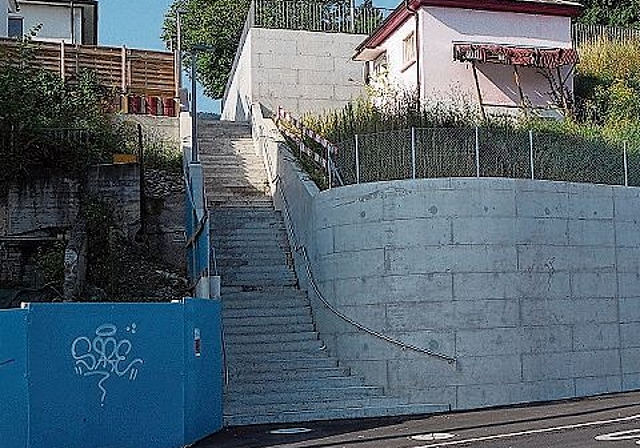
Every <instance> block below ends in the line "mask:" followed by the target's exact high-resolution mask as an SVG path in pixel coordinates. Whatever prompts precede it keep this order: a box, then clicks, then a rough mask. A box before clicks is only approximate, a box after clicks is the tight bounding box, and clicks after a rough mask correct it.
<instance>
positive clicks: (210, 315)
mask: <svg viewBox="0 0 640 448" xmlns="http://www.w3.org/2000/svg"><path fill="white" fill-rule="evenodd" d="M221 328H222V327H221V303H220V301H219V300H202V299H193V300H187V301H185V325H184V331H185V341H186V344H185V348H186V350H185V372H186V378H185V444H191V443H193V442H195V441H197V440H200V439H202V438H204V437H206V436H208V435H210V434H213V433H214V432H217V431H219V430H220V429H221V428H222V333H221Z"/></svg>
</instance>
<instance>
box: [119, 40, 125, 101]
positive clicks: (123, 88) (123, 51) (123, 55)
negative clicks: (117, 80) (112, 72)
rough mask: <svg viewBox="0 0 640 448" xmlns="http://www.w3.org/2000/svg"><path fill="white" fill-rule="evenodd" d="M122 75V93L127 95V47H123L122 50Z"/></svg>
mask: <svg viewBox="0 0 640 448" xmlns="http://www.w3.org/2000/svg"><path fill="white" fill-rule="evenodd" d="M120 64H121V67H120V75H121V76H122V79H121V81H122V82H121V85H120V87H121V88H122V93H123V94H126V93H127V47H124V46H123V47H122V50H121V52H120Z"/></svg>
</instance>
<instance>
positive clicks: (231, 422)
mask: <svg viewBox="0 0 640 448" xmlns="http://www.w3.org/2000/svg"><path fill="white" fill-rule="evenodd" d="M448 410H449V407H448V406H447V405H442V404H435V405H433V404H421V405H417V404H410V405H398V406H372V407H353V408H351V407H347V408H337V409H323V410H318V411H288V412H277V413H275V412H274V413H268V414H256V413H251V414H243V415H225V416H224V424H225V426H245V425H258V424H266V423H272V424H274V423H294V422H295V423H301V422H311V421H317V420H340V419H358V418H373V417H390V416H403V415H426V414H433V413H438V412H446V411H448Z"/></svg>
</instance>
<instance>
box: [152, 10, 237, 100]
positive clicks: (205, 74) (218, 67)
mask: <svg viewBox="0 0 640 448" xmlns="http://www.w3.org/2000/svg"><path fill="white" fill-rule="evenodd" d="M249 5H250V2H249V0H175V1H174V3H173V4H172V5H171V7H170V9H169V11H167V13H166V15H165V21H164V27H163V33H162V38H163V40H164V41H165V43H166V44H167V47H168V48H176V47H177V27H176V21H177V15H178V11H181V14H180V18H181V29H182V49H183V52H184V56H183V62H184V66H185V67H190V65H191V55H190V49H191V47H192V46H193V45H208V46H212V47H214V48H215V50H214V51H212V52H198V54H197V62H196V71H197V79H198V80H199V81H200V82H201V83H202V85H203V86H204V89H205V94H206V95H208V96H211V97H213V98H221V97H222V96H223V94H224V89H225V86H226V83H227V78H228V75H229V72H230V71H231V66H232V64H233V58H234V57H235V53H236V49H237V47H238V43H239V40H240V35H241V33H242V28H243V26H244V22H245V19H246V17H247V14H248V12H249Z"/></svg>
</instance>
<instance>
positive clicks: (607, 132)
mask: <svg viewBox="0 0 640 448" xmlns="http://www.w3.org/2000/svg"><path fill="white" fill-rule="evenodd" d="M580 52H581V63H580V65H579V67H578V70H577V74H576V78H575V86H576V87H575V89H576V105H575V108H574V110H573V111H572V114H570V115H569V116H567V117H566V118H565V119H564V120H560V121H549V120H544V119H539V118H535V116H533V115H532V114H526V113H523V114H522V115H521V116H520V117H513V116H495V115H494V116H489V117H488V118H487V119H482V118H481V114H480V113H479V110H478V108H477V107H476V106H473V105H472V102H471V101H465V100H464V98H454V99H453V101H450V102H447V103H442V102H438V103H427V104H424V103H423V104H420V102H419V101H418V100H417V98H415V96H414V95H412V94H410V93H406V92H405V93H400V94H398V93H394V94H392V95H388V97H389V98H391V99H389V100H388V101H386V102H385V103H384V104H382V103H380V102H376V101H370V100H359V101H357V102H354V103H352V104H349V105H348V106H346V107H345V108H344V109H342V110H338V111H334V112H331V113H328V114H325V115H322V116H307V117H305V119H304V122H305V124H306V125H307V126H309V127H311V128H312V129H314V130H316V131H317V132H318V133H319V134H321V135H323V136H325V137H326V138H328V139H329V140H330V141H332V142H334V143H336V144H337V145H338V146H339V147H340V148H342V150H340V151H339V152H338V154H337V155H336V156H335V157H334V161H335V163H336V165H337V166H338V169H339V170H340V171H341V174H342V175H343V176H344V177H345V178H346V181H347V182H354V181H355V173H354V171H355V169H354V168H353V167H354V166H355V160H354V156H353V152H354V139H355V135H356V134H358V135H359V136H360V139H361V140H360V148H361V154H360V167H361V172H360V176H361V180H363V181H367V180H384V179H398V178H406V177H410V176H411V175H412V171H411V166H410V163H411V157H412V156H411V146H410V145H411V140H410V139H411V137H410V135H409V134H408V133H407V132H406V130H408V129H411V128H418V129H422V130H419V131H418V132H417V133H416V140H417V141H416V143H417V145H416V151H417V153H416V159H417V165H418V166H417V172H416V175H417V176H418V177H443V176H472V175H475V173H476V169H475V154H474V151H475V127H476V126H478V127H479V134H478V136H479V143H480V148H481V155H480V162H481V165H482V166H481V175H483V176H506V177H529V176H531V170H530V161H529V146H530V143H531V141H530V135H529V131H532V134H531V136H532V137H533V144H534V148H535V150H534V152H535V154H534V159H535V160H534V165H535V176H536V178H538V179H551V180H567V181H578V182H593V183H611V184H623V183H624V155H623V152H624V147H625V146H626V148H627V151H628V166H629V184H630V185H640V43H612V42H600V43H598V44H595V45H590V46H585V47H584V48H582V49H581V51H580ZM372 134H375V135H373V136H372ZM366 136H370V137H366ZM363 148H366V151H365V149H363ZM319 184H321V182H319Z"/></svg>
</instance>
